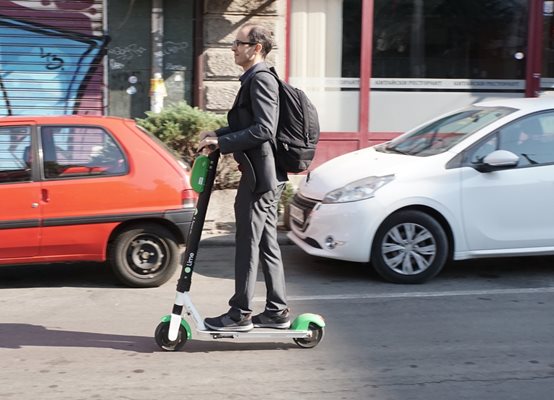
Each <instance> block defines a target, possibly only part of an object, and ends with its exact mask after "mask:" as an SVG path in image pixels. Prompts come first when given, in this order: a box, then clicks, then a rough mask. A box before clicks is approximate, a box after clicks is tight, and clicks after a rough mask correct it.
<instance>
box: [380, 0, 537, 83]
mask: <svg viewBox="0 0 554 400" xmlns="http://www.w3.org/2000/svg"><path fill="white" fill-rule="evenodd" d="M527 15H528V6H527V0H503V1H471V2H469V1H459V0H445V1H438V0H437V1H423V0H394V1H391V0H375V9H374V30H373V66H372V75H373V77H376V78H442V79H445V78H446V79H448V78H450V79H523V78H524V71H525V69H524V68H525V52H526V42H527V18H528V16H527Z"/></svg>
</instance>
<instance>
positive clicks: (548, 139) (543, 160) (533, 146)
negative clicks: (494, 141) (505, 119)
mask: <svg viewBox="0 0 554 400" xmlns="http://www.w3.org/2000/svg"><path fill="white" fill-rule="evenodd" d="M499 148H500V149H502V150H508V151H511V152H512V153H514V154H515V155H517V156H518V157H519V161H518V164H517V166H518V167H527V166H530V165H542V164H550V163H553V162H554V113H543V114H536V115H532V116H530V117H527V118H523V119H520V120H517V121H515V122H514V123H512V124H510V125H508V126H506V127H505V128H504V129H502V131H501V132H500V146H499Z"/></svg>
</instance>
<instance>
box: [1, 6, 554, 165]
mask: <svg viewBox="0 0 554 400" xmlns="http://www.w3.org/2000/svg"><path fill="white" fill-rule="evenodd" d="M553 15H554V2H553V1H548V0H464V1H459V0H254V1H246V0H118V1H113V0H66V1H62V0H19V1H8V0H0V65H1V70H0V91H1V93H0V115H16V114H19V115H32V114H72V113H79V114H110V115H120V116H126V117H133V118H134V117H143V116H144V112H145V111H148V110H151V109H155V108H156V107H159V106H160V105H161V104H164V105H168V104H172V103H175V102H178V101H182V100H184V101H187V102H188V103H190V104H193V105H196V106H199V107H200V108H203V109H205V110H209V111H214V112H220V113H224V112H226V111H227V110H228V109H229V108H230V107H231V105H232V102H233V99H234V97H235V94H236V91H237V90H238V86H239V81H238V77H239V75H240V73H241V70H240V68H238V67H237V66H236V65H234V63H233V57H232V54H231V50H230V48H231V46H230V43H231V42H232V40H233V38H234V36H235V33H236V30H237V29H238V28H239V27H240V26H241V25H243V24H244V23H246V22H254V23H260V24H263V25H265V26H267V27H269V28H270V29H271V30H272V31H273V32H274V33H275V36H276V41H277V48H276V49H275V51H273V52H272V53H270V60H269V61H270V62H271V63H272V64H274V65H275V66H276V68H277V70H278V72H279V73H280V75H281V76H282V77H283V78H285V79H287V80H288V81H290V82H291V83H293V84H294V85H296V86H298V87H300V88H302V89H304V90H305V91H306V92H307V94H308V95H309V97H310V98H311V100H312V101H313V102H314V104H315V105H316V106H317V108H318V111H319V115H320V123H321V128H322V136H321V145H320V146H319V149H318V153H317V155H316V164H318V163H321V162H322V161H325V160H327V159H330V158H332V157H335V156H337V155H340V154H343V153H345V152H347V151H351V150H355V149H358V148H361V147H365V146H368V145H371V144H374V143H379V142H382V141H384V140H388V139H390V138H391V137H394V136H395V135H398V134H399V133H401V132H404V131H406V130H407V129H410V128H412V127H413V126H415V125H417V124H419V123H421V122H423V121H425V120H426V119H428V118H431V117H434V116H437V115H439V114H441V113H443V112H446V111H449V110H452V109H454V108H457V107H463V106H465V105H468V104H471V103H474V102H476V101H480V100H487V99H494V98H499V97H523V96H527V97H533V96H539V95H540V96H548V95H550V94H551V93H553V90H554V56H553V51H554V25H553V24H552V21H553Z"/></svg>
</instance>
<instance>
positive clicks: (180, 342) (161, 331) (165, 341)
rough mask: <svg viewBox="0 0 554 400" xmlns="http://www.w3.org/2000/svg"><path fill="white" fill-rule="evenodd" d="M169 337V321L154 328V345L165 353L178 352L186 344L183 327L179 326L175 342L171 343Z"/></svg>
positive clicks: (185, 334)
mask: <svg viewBox="0 0 554 400" xmlns="http://www.w3.org/2000/svg"><path fill="white" fill-rule="evenodd" d="M168 336H169V321H167V322H160V323H159V325H158V326H157V327H156V333H155V335H154V337H155V339H156V344H157V345H158V346H160V348H161V349H162V350H165V351H178V350H181V349H182V348H183V346H184V345H185V344H186V343H187V337H188V336H187V330H186V329H185V327H184V326H183V325H179V334H178V335H177V339H176V340H175V341H171V340H169V338H168Z"/></svg>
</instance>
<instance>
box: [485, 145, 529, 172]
mask: <svg viewBox="0 0 554 400" xmlns="http://www.w3.org/2000/svg"><path fill="white" fill-rule="evenodd" d="M518 162H519V157H518V156H517V155H515V154H514V153H512V152H511V151H508V150H495V151H493V152H492V153H490V154H488V155H487V156H486V157H485V158H484V159H483V162H482V163H481V164H479V165H477V166H476V169H477V171H479V172H492V171H497V170H501V169H508V168H513V167H515V166H516V165H517V163H518Z"/></svg>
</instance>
